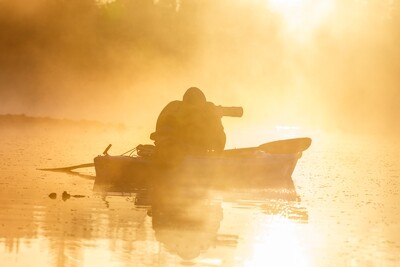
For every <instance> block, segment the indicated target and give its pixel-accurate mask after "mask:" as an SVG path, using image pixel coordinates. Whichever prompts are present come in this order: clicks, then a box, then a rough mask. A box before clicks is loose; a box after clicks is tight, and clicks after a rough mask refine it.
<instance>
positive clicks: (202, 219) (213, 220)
mask: <svg viewBox="0 0 400 267" xmlns="http://www.w3.org/2000/svg"><path fill="white" fill-rule="evenodd" d="M151 204H152V205H151V210H149V213H148V215H149V216H151V217H152V226H153V229H154V231H155V237H156V239H157V240H158V241H159V242H160V243H162V244H163V245H164V247H165V248H166V250H167V251H169V252H170V253H173V254H177V255H178V256H180V257H181V258H182V259H183V260H193V259H194V258H196V257H198V256H199V255H200V253H202V252H205V251H206V250H207V249H208V248H210V247H211V246H215V245H216V243H217V241H218V240H217V239H218V229H219V226H220V223H221V221H222V217H223V213H222V207H221V203H220V202H219V201H216V200H215V201H213V200H211V199H209V198H207V196H206V194H203V193H199V192H193V191H192V190H188V189H185V190H183V189H174V190H172V191H171V190H168V191H167V192H161V191H154V192H152V194H151Z"/></svg>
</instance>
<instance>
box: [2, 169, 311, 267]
mask: <svg viewBox="0 0 400 267" xmlns="http://www.w3.org/2000/svg"><path fill="white" fill-rule="evenodd" d="M43 175H46V178H47V180H51V181H57V180H56V178H57V179H60V178H64V179H65V184H64V185H63V186H61V187H60V186H59V185H58V183H55V186H54V187H53V188H52V189H47V188H48V187H46V189H45V190H43V188H36V189H35V190H36V194H37V195H27V194H26V195H23V194H19V193H18V192H19V191H16V192H17V194H12V193H10V195H9V196H11V197H8V198H7V197H5V198H2V202H1V206H2V213H1V216H2V218H1V223H0V244H1V245H4V246H5V247H6V249H7V252H5V255H6V256H5V257H4V263H5V264H6V265H7V266H10V264H11V263H12V264H11V266H12V265H15V266H25V265H30V264H31V263H32V262H34V265H35V266H36V265H38V266H93V265H97V266H109V264H111V263H114V264H116V265H122V266H125V265H126V266H136V265H137V264H138V265H140V264H146V266H178V265H182V264H191V265H194V266H265V265H263V264H262V262H265V259H264V258H263V257H264V256H265V253H261V252H262V251H263V250H264V249H268V250H271V251H275V252H274V255H281V256H282V255H283V254H284V253H285V252H290V253H300V254H301V250H298V251H297V252H296V251H291V250H295V249H296V246H295V244H298V243H296V242H297V241H296V240H297V239H296V236H295V235H296V234H300V235H301V234H302V228H301V227H300V228H299V229H296V227H297V226H296V225H304V224H305V223H307V222H308V214H307V210H306V209H305V208H304V207H302V206H301V201H300V198H299V196H298V194H297V192H296V190H295V186H294V184H293V181H292V180H290V181H287V182H285V183H284V184H285V185H286V186H285V187H280V188H262V187H258V188H256V187H254V188H240V187H238V188H233V187H230V188H229V190H210V188H208V187H206V186H203V187H202V186H192V187H187V186H184V185H182V184H181V185H179V184H176V183H175V182H174V181H175V180H174V179H165V180H164V182H162V183H160V184H159V186H158V187H154V188H152V189H148V190H137V191H135V192H123V191H119V192H111V191H103V192H95V193H92V192H90V191H91V190H92V186H93V181H89V180H87V179H81V178H80V177H78V176H76V175H70V174H60V173H45V174H43ZM47 175H48V176H47ZM63 175H65V176H63ZM58 181H59V180H58ZM71 181H73V182H72V183H71ZM74 184H75V185H76V184H78V186H77V187H76V186H74ZM67 185H68V186H69V187H68V186H67ZM82 187H86V188H87V189H86V190H84V191H82V192H77V188H82ZM61 188H62V189H61ZM26 189H27V190H25V191H22V192H28V191H29V190H28V189H29V188H28V187H26ZM64 189H65V190H64ZM49 190H50V191H49ZM50 192H56V193H57V196H56V197H53V198H51V197H50V196H49V193H50ZM64 192H65V193H64ZM66 195H68V196H69V197H68V198H66V197H65V196H66ZM63 196H64V197H63ZM3 197H4V195H3ZM290 238H294V239H293V240H290ZM277 242H278V243H277ZM279 242H281V243H279ZM282 242H284V243H286V244H284V243H282ZM274 244H275V245H274ZM279 244H281V245H279ZM271 246H272V248H274V249H275V250H272V248H270V247H271ZM289 247H290V250H289V251H288V248H289ZM3 255H4V254H3ZM301 255H303V254H301ZM272 258H273V257H272V256H270V257H269V259H272ZM2 260H3V257H2ZM281 260H282V259H281Z"/></svg>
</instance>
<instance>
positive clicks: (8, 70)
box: [0, 0, 400, 135]
mask: <svg viewBox="0 0 400 267" xmlns="http://www.w3.org/2000/svg"><path fill="white" fill-rule="evenodd" d="M105 2H108V4H101V1H98V2H96V1H92V0H85V1H83V0H79V1H78V0H76V1H55V0H54V1H45V0H32V1H29V3H27V2H26V1H23V0H15V1H5V0H3V1H0V99H1V100H0V101H1V105H0V113H3V114H6V113H16V114H20V113H24V114H28V115H32V116H52V117H57V118H70V119H95V120H100V121H105V122H123V123H125V124H127V125H128V126H129V127H133V128H135V127H140V128H145V129H152V128H153V127H154V121H155V119H156V117H157V115H158V113H159V111H160V110H161V109H162V107H163V106H164V105H165V104H166V103H167V102H168V101H170V100H173V99H179V98H181V97H182V94H183V92H184V91H185V90H186V89H187V88H188V87H190V86H198V87H199V88H201V89H203V90H204V92H205V93H206V95H207V97H208V99H209V100H211V101H213V102H215V103H216V104H222V105H227V106H234V105H236V106H243V107H244V110H245V116H244V117H243V118H242V119H240V120H236V119H234V120H231V119H227V122H226V123H227V125H228V127H232V128H235V127H236V128H238V129H239V128H247V129H255V130H262V129H265V128H269V127H273V126H275V125H291V126H300V127H304V128H307V129H308V128H310V129H324V130H328V131H344V132H349V133H368V134H369V133H373V134H376V133H379V134H381V133H383V134H385V135H396V134H398V133H399V131H400V126H399V123H398V121H399V120H400V108H399V107H398V102H399V100H400V90H399V85H400V76H399V75H398V73H400V64H399V62H400V50H399V45H398V44H399V43H400V31H399V28H398V25H400V7H399V1H397V0H392V1H344V0H336V1H335V0H323V1H321V0H320V1H316V0H302V1H300V0H298V1H279V0H269V1H267V0H265V1H260V0H251V1H240V0H235V1H232V0H229V1H228V0H222V1H200V0H192V1H188V0H186V1H185V0H181V1H170V0H169V1H168V0H158V1H150V0H140V1H139V0H137V1H135V0H116V1H105Z"/></svg>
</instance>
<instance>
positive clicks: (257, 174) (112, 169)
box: [94, 152, 301, 192]
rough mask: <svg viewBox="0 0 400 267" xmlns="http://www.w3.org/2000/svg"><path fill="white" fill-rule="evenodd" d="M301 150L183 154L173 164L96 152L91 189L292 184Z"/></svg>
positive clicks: (147, 158)
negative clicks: (218, 155) (294, 151)
mask: <svg viewBox="0 0 400 267" xmlns="http://www.w3.org/2000/svg"><path fill="white" fill-rule="evenodd" d="M300 157H301V153H294V154H268V153H263V152H260V153H254V154H251V155H245V156H237V157H224V156H221V157H215V156H213V157H187V158H185V159H184V160H183V161H182V162H181V163H180V164H177V165H175V166H173V167H165V166H160V165H159V164H157V163H155V162H154V161H153V160H152V159H151V157H141V156H137V157H131V156H109V155H105V156H98V157H96V158H94V165H95V170H96V180H95V184H94V190H95V191H103V190H107V191H110V190H112V191H119V192H134V191H137V190H141V189H148V188H151V187H154V185H157V186H159V185H160V184H162V185H165V184H166V183H169V184H171V183H172V184H173V186H184V187H194V186H201V187H207V188H212V189H230V188H260V187H261V188H265V187H268V188H287V187H293V180H292V177H291V176H292V173H293V171H294V169H295V167H296V164H297V161H298V159H299V158H300Z"/></svg>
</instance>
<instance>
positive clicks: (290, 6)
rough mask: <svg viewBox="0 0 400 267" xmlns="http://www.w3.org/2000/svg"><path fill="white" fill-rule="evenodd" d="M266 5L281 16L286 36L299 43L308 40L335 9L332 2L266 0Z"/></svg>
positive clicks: (319, 0) (316, 0) (317, 0)
mask: <svg viewBox="0 0 400 267" xmlns="http://www.w3.org/2000/svg"><path fill="white" fill-rule="evenodd" d="M267 4H268V8H270V9H271V10H272V11H273V12H276V13H277V14H279V15H280V16H281V18H282V22H283V24H284V27H285V30H286V31H287V34H288V35H289V36H290V37H293V38H294V39H296V40H298V41H301V42H304V41H306V40H307V39H309V38H310V37H311V36H312V34H313V32H314V31H315V30H316V29H317V28H318V27H320V26H322V25H323V23H324V22H326V21H327V20H328V18H329V16H330V14H331V13H332V12H333V11H334V9H335V1H334V0H268V2H267Z"/></svg>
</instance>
